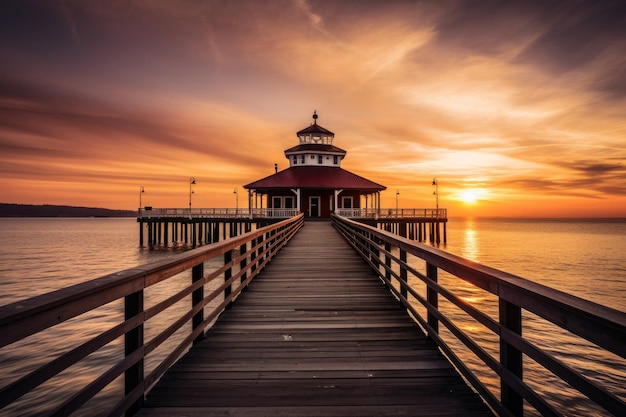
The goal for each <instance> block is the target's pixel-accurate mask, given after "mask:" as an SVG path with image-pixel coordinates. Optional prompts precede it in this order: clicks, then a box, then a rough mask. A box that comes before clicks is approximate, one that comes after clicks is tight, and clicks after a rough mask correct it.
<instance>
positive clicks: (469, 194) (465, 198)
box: [459, 190, 480, 204]
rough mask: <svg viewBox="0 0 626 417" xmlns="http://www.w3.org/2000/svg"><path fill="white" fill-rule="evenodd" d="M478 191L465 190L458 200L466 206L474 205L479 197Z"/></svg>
mask: <svg viewBox="0 0 626 417" xmlns="http://www.w3.org/2000/svg"><path fill="white" fill-rule="evenodd" d="M479 194H480V191H479V190H465V191H463V192H461V194H460V195H459V199H460V200H461V201H462V202H464V203H467V204H474V203H475V202H476V201H477V200H478V197H479Z"/></svg>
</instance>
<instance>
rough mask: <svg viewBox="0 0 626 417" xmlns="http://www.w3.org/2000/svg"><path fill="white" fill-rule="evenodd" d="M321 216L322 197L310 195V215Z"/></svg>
mask: <svg viewBox="0 0 626 417" xmlns="http://www.w3.org/2000/svg"><path fill="white" fill-rule="evenodd" d="M319 216H320V198H319V197H309V217H319Z"/></svg>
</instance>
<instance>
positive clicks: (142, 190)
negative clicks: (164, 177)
mask: <svg viewBox="0 0 626 417" xmlns="http://www.w3.org/2000/svg"><path fill="white" fill-rule="evenodd" d="M145 192H146V191H145V190H144V189H143V187H139V212H138V214H139V217H141V195H142V194H143V193H145Z"/></svg>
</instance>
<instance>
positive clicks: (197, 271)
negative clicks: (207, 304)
mask: <svg viewBox="0 0 626 417" xmlns="http://www.w3.org/2000/svg"><path fill="white" fill-rule="evenodd" d="M202 279H204V262H202V263H199V264H198V265H196V266H194V267H193V268H192V269H191V281H192V282H194V283H195V282H197V281H200V280H202ZM203 299H204V285H203V286H201V287H200V288H198V289H197V290H194V292H193V293H191V304H192V308H193V307H195V306H196V305H197V304H200V303H201V302H202V300H203ZM203 320H204V308H202V309H201V310H200V311H198V312H197V313H196V314H195V315H194V316H193V318H192V320H191V326H192V331H193V330H196V329H197V328H198V327H199V326H201V325H202V321H203ZM202 339H204V332H202V333H201V334H200V335H198V337H196V338H195V339H194V341H193V344H194V345H195V344H196V343H198V342H200V341H201V340H202Z"/></svg>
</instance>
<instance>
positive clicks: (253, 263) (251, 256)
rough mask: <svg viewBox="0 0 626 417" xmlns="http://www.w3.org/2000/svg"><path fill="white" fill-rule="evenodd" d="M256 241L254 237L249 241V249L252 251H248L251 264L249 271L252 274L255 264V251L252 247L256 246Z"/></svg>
mask: <svg viewBox="0 0 626 417" xmlns="http://www.w3.org/2000/svg"><path fill="white" fill-rule="evenodd" d="M256 242H257V239H256V238H254V239H252V241H251V242H250V249H251V250H252V252H251V253H250V263H251V264H252V265H251V266H250V272H251V273H252V274H254V272H255V271H256V266H257V262H256V252H257V251H256V250H255V249H254V247H255V246H256Z"/></svg>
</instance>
